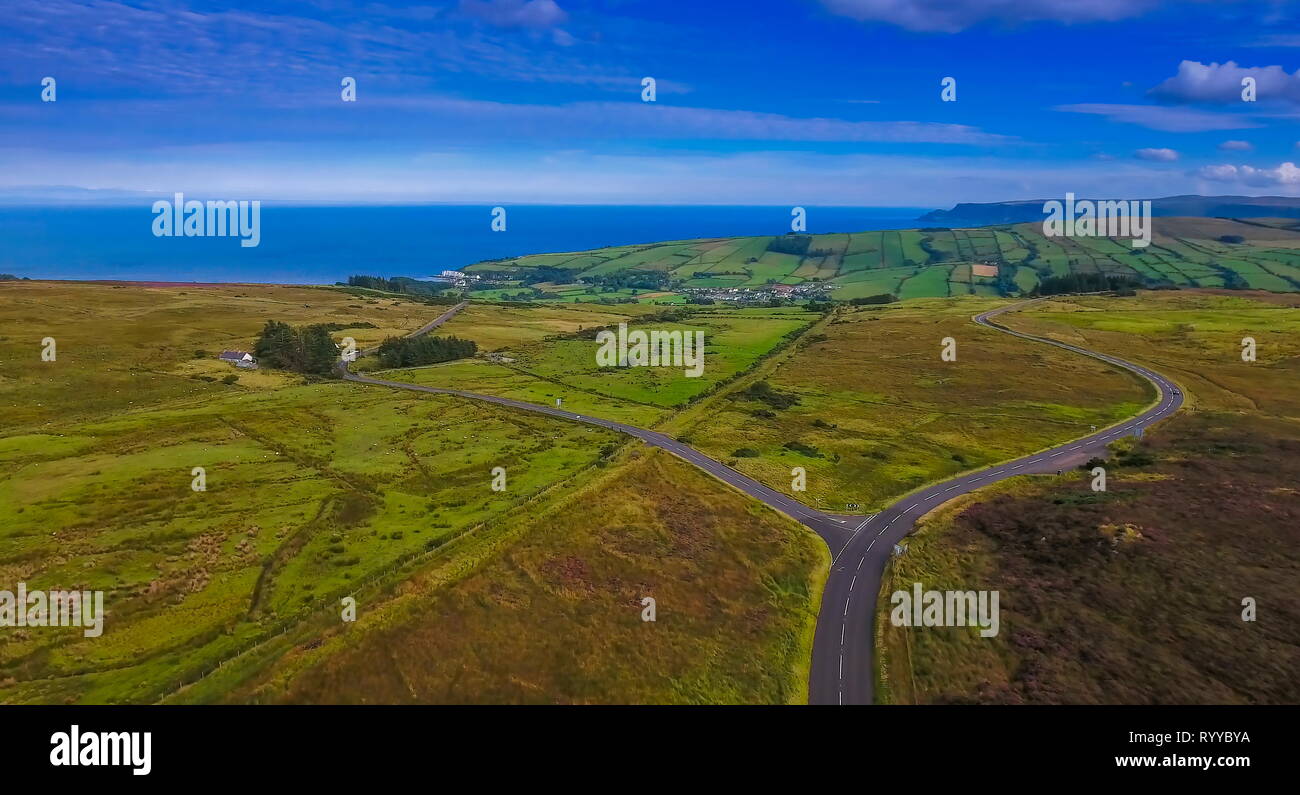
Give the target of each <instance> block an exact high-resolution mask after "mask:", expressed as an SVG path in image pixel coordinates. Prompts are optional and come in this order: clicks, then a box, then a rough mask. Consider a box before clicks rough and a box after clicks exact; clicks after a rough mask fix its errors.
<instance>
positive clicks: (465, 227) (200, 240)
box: [0, 197, 932, 284]
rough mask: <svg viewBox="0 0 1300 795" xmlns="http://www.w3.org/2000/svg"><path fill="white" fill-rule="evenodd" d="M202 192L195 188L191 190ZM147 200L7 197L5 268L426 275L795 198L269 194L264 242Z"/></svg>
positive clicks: (907, 219)
mask: <svg viewBox="0 0 1300 795" xmlns="http://www.w3.org/2000/svg"><path fill="white" fill-rule="evenodd" d="M194 198H198V197H194ZM151 204H152V202H144V203H141V204H140V205H139V206H111V207H110V206H94V207H87V206H60V207H30V206H29V207H14V206H8V207H0V272H2V273H12V274H15V275H17V276H26V277H29V278H33V279H124V280H142V281H194V282H271V283H288V284H333V283H334V282H338V281H345V280H346V279H347V277H348V276H350V275H352V274H369V275H376V276H412V277H416V278H419V277H422V276H429V275H433V274H436V273H438V272H439V271H442V270H444V269H458V268H462V267H464V266H466V265H470V264H473V263H475V262H479V261H481V260H485V259H497V258H500V257H511V256H518V255H521V254H539V253H546V252H559V251H581V250H585V249H592V248H599V247H601V246H613V245H624V244H631V243H652V242H657V241H663V240H684V239H690V238H700V237H730V236H740V235H779V234H784V233H785V232H787V231H789V230H790V208H789V207H719V206H701V207H684V206H675V207H665V206H644V207H634V206H626V205H622V206H588V205H583V206H574V205H513V206H511V205H507V206H506V208H505V209H506V213H507V215H506V230H505V231H504V232H494V231H492V230H491V221H492V215H491V211H492V208H491V207H488V206H460V205H418V206H410V205H406V206H357V207H339V206H301V205H279V204H266V203H264V204H263V205H262V209H261V243H260V244H259V245H258V246H257V247H255V248H244V247H241V246H240V244H239V238H237V237H155V236H154V235H153V220H154V215H153V212H152V211H151V209H150V206H151ZM805 209H806V210H807V223H808V231H809V232H812V233H825V232H861V231H867V230H873V229H907V228H912V227H916V226H918V225H920V224H918V222H917V220H916V219H917V218H918V217H919V216H920V215H922V214H923V213H925V212H926V211H927V210H929V209H932V208H922V207H914V208H907V207H811V206H810V207H806V208H805Z"/></svg>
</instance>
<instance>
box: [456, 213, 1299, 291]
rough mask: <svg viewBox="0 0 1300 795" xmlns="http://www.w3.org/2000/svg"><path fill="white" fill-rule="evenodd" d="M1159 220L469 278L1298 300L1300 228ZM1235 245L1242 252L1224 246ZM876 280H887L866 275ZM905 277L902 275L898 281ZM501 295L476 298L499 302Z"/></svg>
mask: <svg viewBox="0 0 1300 795" xmlns="http://www.w3.org/2000/svg"><path fill="white" fill-rule="evenodd" d="M1154 223H1155V233H1154V236H1153V241H1152V245H1151V246H1150V247H1148V248H1145V249H1143V248H1134V247H1133V246H1132V244H1131V242H1130V241H1129V240H1127V239H1119V238H1116V239H1112V238H1105V237H1100V238H1088V237H1079V238H1059V237H1057V238H1046V237H1044V236H1043V232H1042V227H1041V225H1040V224H1032V223H1025V224H1014V225H1004V226H993V227H983V228H976V229H946V228H927V229H909V230H902V231H892V230H887V231H874V232H861V233H855V234H852V235H849V234H823V235H809V236H807V237H808V238H809V242H808V246H807V251H806V253H804V254H790V253H783V252H780V251H776V250H774V249H773V248H772V247H773V246H775V245H777V244H778V243H780V242H781V239H780V238H771V237H757V238H710V239H707V240H696V241H673V242H668V243H658V244H648V245H643V246H636V247H619V248H615V249H597V250H594V251H590V252H575V253H572V254H565V255H555V254H544V255H536V256H527V257H518V258H514V259H508V260H497V261H490V262H482V263H478V264H476V265H473V266H470V267H469V268H468V269H467V270H469V271H470V272H507V273H513V274H516V275H518V274H524V273H527V271H528V269H529V268H536V267H539V266H543V265H545V266H552V267H563V268H567V269H572V271H573V273H574V278H575V279H582V278H584V277H591V276H602V275H609V274H617V273H623V272H632V273H635V272H637V271H664V270H668V271H671V273H672V275H673V277H674V280H673V282H672V284H671V289H686V288H705V287H713V288H717V287H737V286H746V287H751V288H753V287H761V286H763V285H765V284H768V283H769V282H778V283H782V284H801V283H804V282H807V281H810V280H813V279H816V280H819V281H825V282H828V283H830V284H832V285H836V288H837V289H834V290H832V291H831V296H832V297H833V298H836V299H840V300H847V299H851V298H858V297H863V296H866V295H872V294H874V293H869V292H867V290H877V291H879V292H895V293H896V294H899V295H900V296H901V297H905V298H929V297H943V296H947V295H965V294H974V295H989V296H996V295H1015V294H1021V293H1025V292H1028V291H1030V290H1032V289H1033V287H1034V286H1035V285H1036V284H1037V282H1038V280H1039V279H1040V278H1042V277H1046V276H1053V275H1055V276H1061V275H1065V274H1069V273H1073V272H1077V273H1097V272H1101V273H1107V274H1113V275H1117V276H1126V277H1129V278H1132V279H1135V280H1139V281H1140V282H1142V283H1144V284H1146V285H1147V286H1156V285H1161V284H1172V285H1181V286H1188V287H1222V286H1232V284H1230V283H1229V282H1230V281H1232V282H1233V283H1237V284H1239V285H1240V286H1244V287H1251V288H1255V289H1267V290H1274V291H1279V292H1296V291H1300V252H1298V251H1297V248H1298V247H1300V230H1297V229H1294V228H1292V227H1290V226H1287V227H1285V228H1281V227H1271V226H1262V225H1260V224H1258V223H1246V222H1239V221H1233V220H1230V219H1215V218H1157V219H1155V222H1154ZM1238 237H1240V238H1242V242H1241V243H1225V242H1223V240H1222V239H1224V238H1226V239H1236V238H1238ZM971 263H993V264H1001V265H1004V266H1008V267H1011V268H1013V269H1014V270H1013V271H1011V272H1012V273H1015V278H1014V279H1010V280H1007V281H1005V282H997V281H988V282H986V283H973V282H971V281H969V280H966V279H957V280H951V279H950V278H949V277H950V276H951V274H952V272H953V271H952V268H953V266H957V267H958V268H960V267H962V266H965V265H969V264H971ZM872 271H885V272H888V274H889V275H888V276H883V275H882V277H881V278H879V279H873V278H869V277H870V274H871V272H872ZM898 273H904V274H905V276H904V277H903V278H901V279H900V278H895V276H896V274H898ZM697 274H708V276H704V275H697ZM864 277H867V278H864ZM1237 280H1240V281H1239V282H1238V281H1237ZM500 292H501V291H491V292H480V293H475V295H478V296H483V297H499V294H500ZM602 295H609V296H614V297H620V296H621V297H628V296H627V295H626V294H623V293H618V292H610V293H608V294H606V293H596V294H595V295H594V296H593V295H590V294H587V293H586V292H583V291H570V292H556V293H553V294H550V296H551V297H553V298H555V299H557V300H590V299H591V298H593V297H596V298H599V297H601V296H602ZM638 300H659V301H662V300H663V299H662V298H658V299H638Z"/></svg>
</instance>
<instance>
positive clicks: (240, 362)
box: [217, 351, 257, 370]
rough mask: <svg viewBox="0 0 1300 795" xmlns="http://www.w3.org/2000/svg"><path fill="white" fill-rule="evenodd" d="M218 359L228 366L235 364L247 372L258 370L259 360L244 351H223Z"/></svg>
mask: <svg viewBox="0 0 1300 795" xmlns="http://www.w3.org/2000/svg"><path fill="white" fill-rule="evenodd" d="M217 358H218V359H220V360H221V361H223V362H225V363H226V364H233V365H234V366H236V367H242V368H244V369H246V370H256V369H257V359H254V358H253V355H252V354H250V353H245V352H243V351H222V352H221V355H220V356H218V357H217Z"/></svg>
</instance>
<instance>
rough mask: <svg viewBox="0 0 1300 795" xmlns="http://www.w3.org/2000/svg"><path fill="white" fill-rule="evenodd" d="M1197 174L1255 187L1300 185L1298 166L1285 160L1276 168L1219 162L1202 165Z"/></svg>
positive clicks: (1206, 177) (1204, 177) (1299, 169)
mask: <svg viewBox="0 0 1300 795" xmlns="http://www.w3.org/2000/svg"><path fill="white" fill-rule="evenodd" d="M1197 175H1198V176H1200V177H1201V178H1202V179H1208V180H1211V181H1213V182H1239V183H1243V184H1245V185H1252V186H1255V187H1290V186H1300V168H1297V167H1296V164H1295V163H1291V162H1286V163H1282V164H1281V165H1279V166H1277V167H1276V168H1255V167H1254V166H1234V165H1231V164H1226V163H1225V164H1221V165H1215V166H1202V167H1201V169H1200V170H1199V171H1197Z"/></svg>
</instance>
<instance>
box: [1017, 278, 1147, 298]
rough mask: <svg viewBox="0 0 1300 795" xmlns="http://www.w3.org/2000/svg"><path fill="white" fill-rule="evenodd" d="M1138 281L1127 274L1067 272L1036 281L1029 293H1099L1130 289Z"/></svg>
mask: <svg viewBox="0 0 1300 795" xmlns="http://www.w3.org/2000/svg"><path fill="white" fill-rule="evenodd" d="M1138 286H1139V285H1138V283H1137V282H1136V281H1134V280H1133V279H1131V278H1129V277H1127V276H1115V275H1109V274H1105V273H1067V274H1066V275H1064V276H1047V277H1045V278H1043V279H1042V280H1040V281H1039V282H1038V286H1037V287H1035V288H1034V290H1033V292H1032V293H1031V295H1061V294H1062V293H1100V292H1105V291H1107V290H1117V291H1124V292H1128V291H1132V290H1133V289H1135V288H1136V287H1138Z"/></svg>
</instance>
